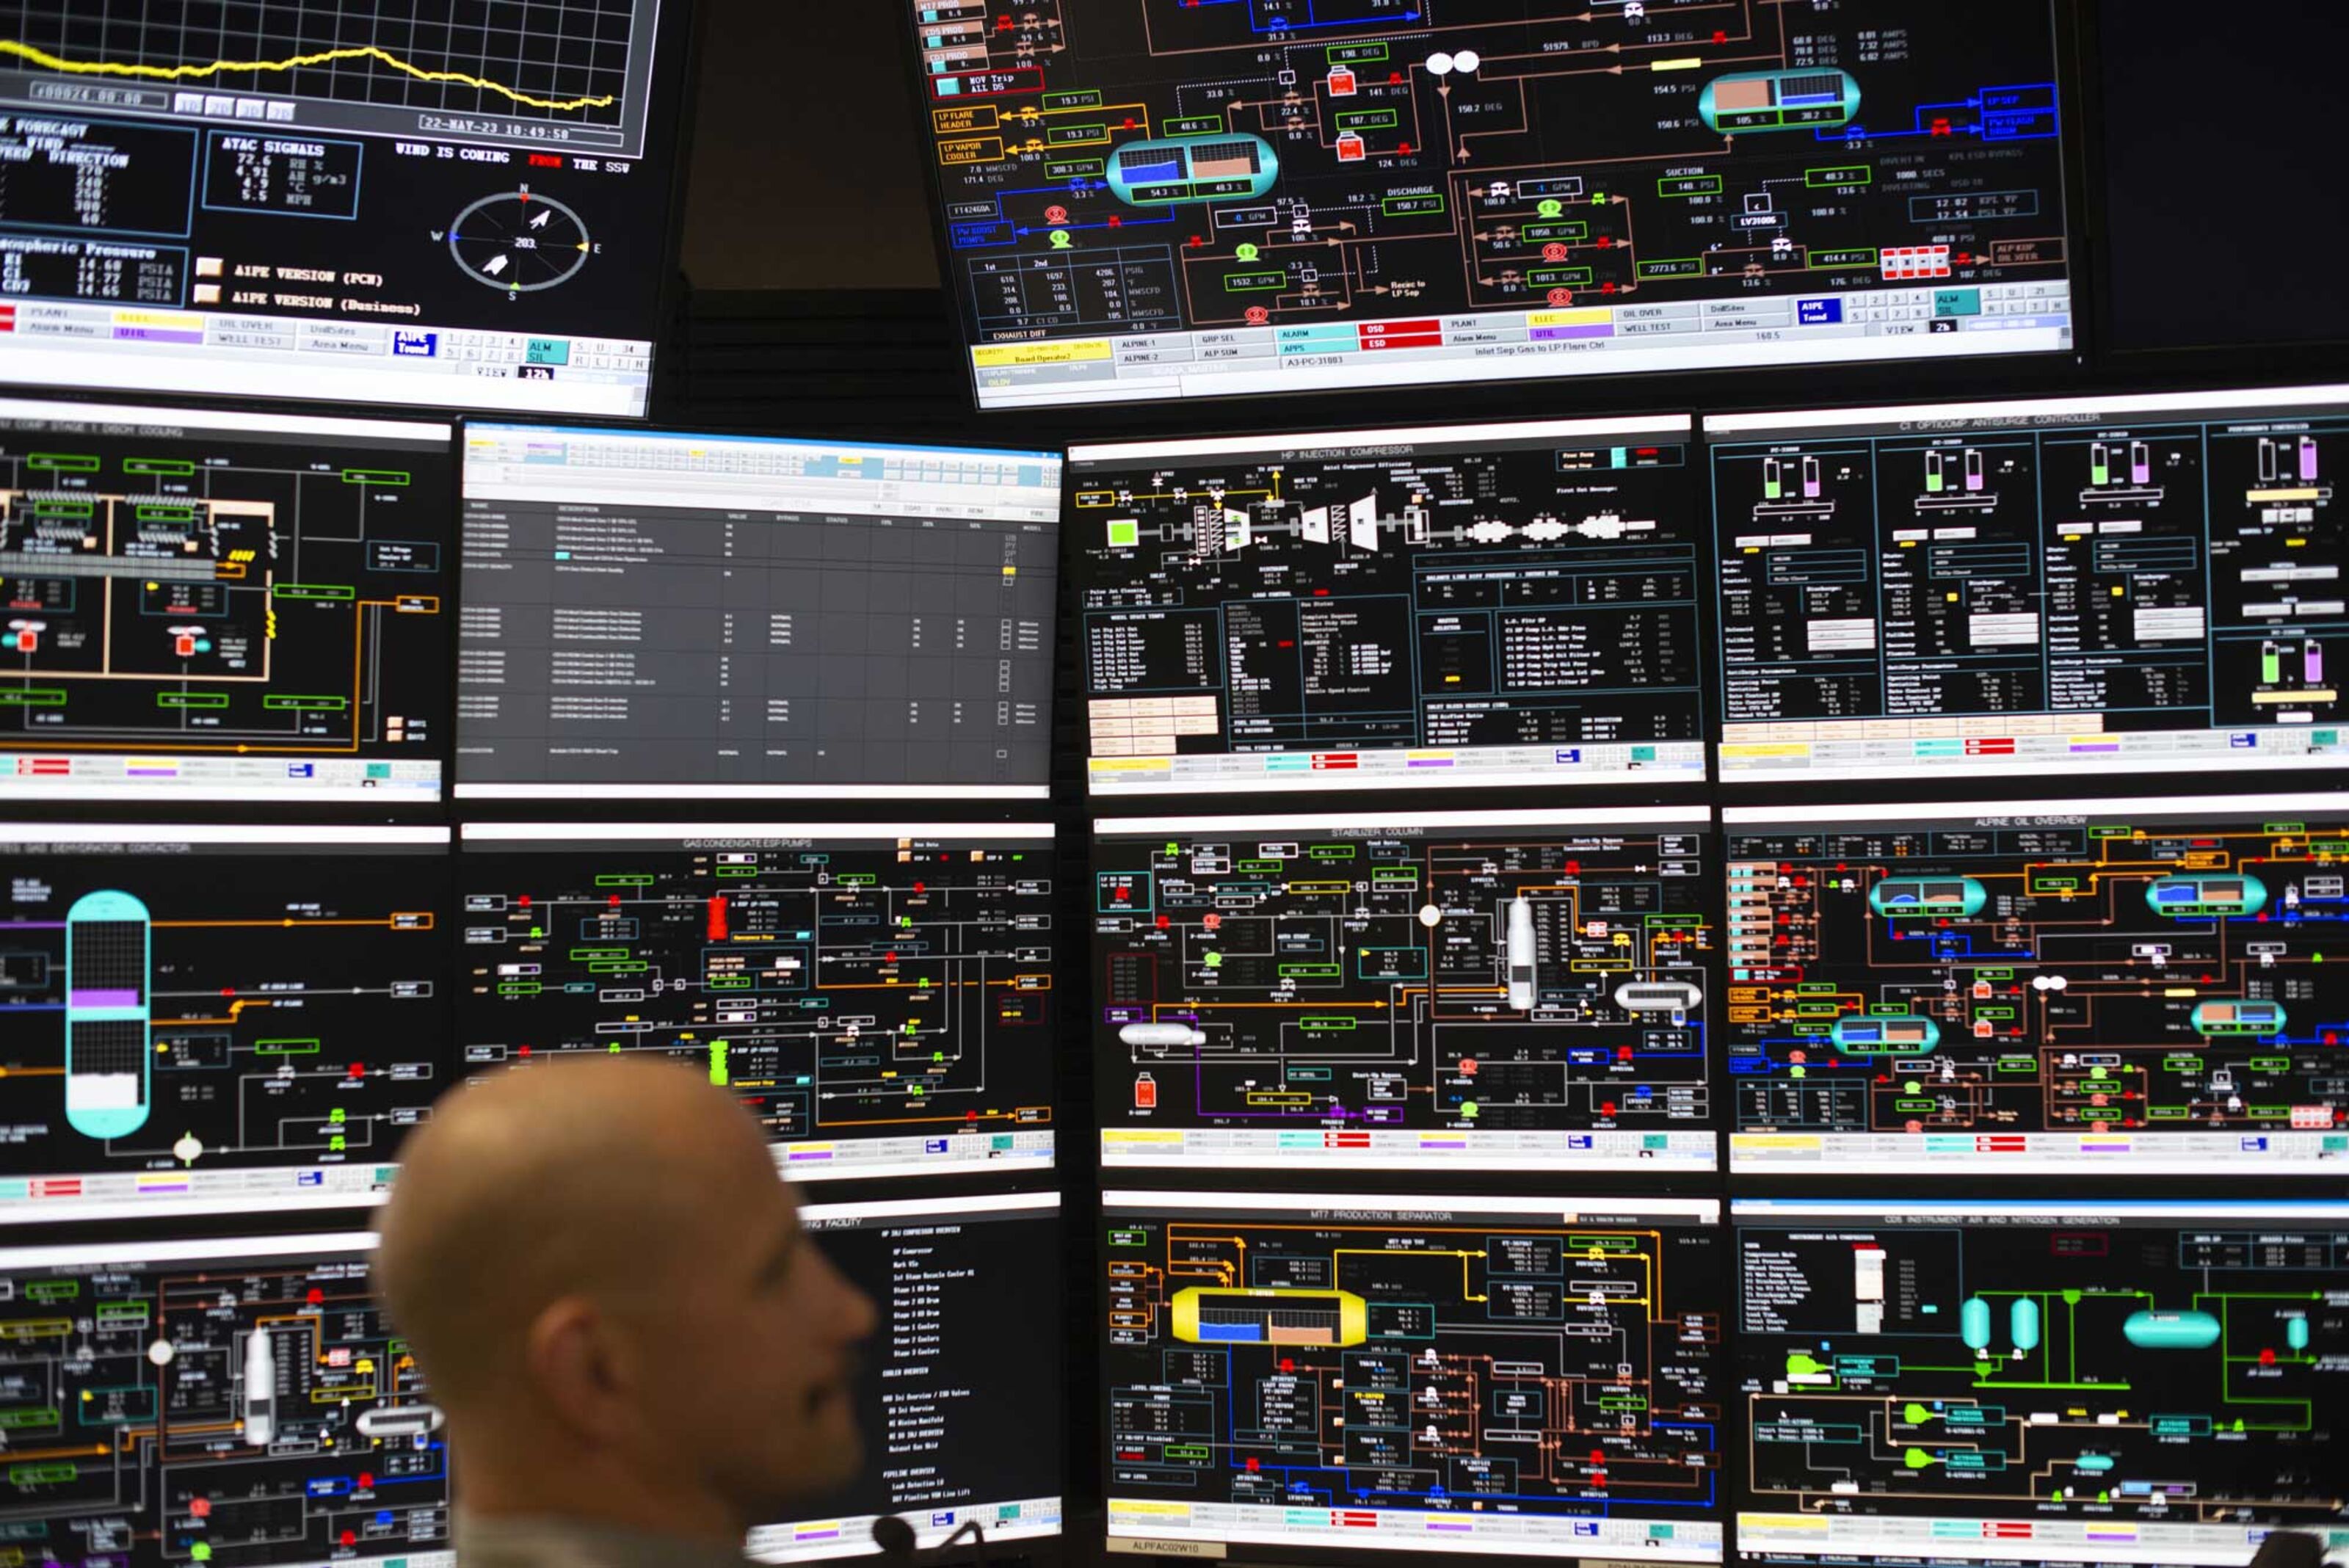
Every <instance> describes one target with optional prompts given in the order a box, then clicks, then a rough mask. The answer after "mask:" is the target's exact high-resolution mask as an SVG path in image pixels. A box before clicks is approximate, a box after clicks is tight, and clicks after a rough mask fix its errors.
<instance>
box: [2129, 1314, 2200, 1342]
mask: <svg viewBox="0 0 2349 1568" xmlns="http://www.w3.org/2000/svg"><path fill="white" fill-rule="evenodd" d="M2121 1337H2122V1338H2123V1339H2126V1340H2127V1341H2128V1342H2129V1343H2130V1344H2131V1345H2136V1346H2137V1348H2138V1349H2139V1350H2208V1349H2209V1348H2210V1346H2212V1345H2216V1344H2218V1343H2219V1320H2218V1319H2217V1318H2215V1317H2212V1316H2211V1315H2210V1314H2209V1313H2207V1312H2133V1313H2131V1314H2128V1316H2127V1317H2126V1318H2124V1319H2122V1320H2121Z"/></svg>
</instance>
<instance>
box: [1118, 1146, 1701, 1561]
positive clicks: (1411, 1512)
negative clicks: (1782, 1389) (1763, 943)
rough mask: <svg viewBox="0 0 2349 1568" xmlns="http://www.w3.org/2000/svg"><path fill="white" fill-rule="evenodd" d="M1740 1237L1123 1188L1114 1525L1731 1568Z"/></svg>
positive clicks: (1645, 1211)
mask: <svg viewBox="0 0 2349 1568" xmlns="http://www.w3.org/2000/svg"><path fill="white" fill-rule="evenodd" d="M1718 1219H1719V1206H1718V1204H1717V1203H1715V1202H1714V1201H1713V1199H1619V1200H1611V1201H1600V1200H1595V1199H1526V1198H1488V1199H1444V1198H1386V1197H1327V1196H1310V1195H1299V1196H1296V1197H1272V1196H1268V1195H1263V1194H1253V1195H1243V1194H1237V1193H1212V1192H1211V1193H1164V1192H1158V1193H1151V1192H1108V1193H1104V1194H1103V1195H1102V1223H1103V1225H1104V1227H1105V1231H1106V1235H1105V1240H1106V1243H1107V1244H1106V1246H1105V1248H1104V1250H1103V1252H1102V1257H1103V1259H1104V1261H1105V1264H1106V1268H1107V1271H1108V1296H1107V1307H1106V1312H1107V1314H1108V1321H1107V1324H1106V1325H1105V1329H1104V1334H1105V1342H1104V1344H1105V1360H1104V1364H1103V1369H1102V1370H1103V1381H1104V1384H1105V1391H1106V1395H1107V1398H1108V1419H1107V1423H1106V1428H1107V1437H1108V1442H1109V1449H1110V1452H1109V1530H1110V1533H1111V1534H1112V1536H1129V1537H1141V1538H1144V1539H1152V1538H1154V1539H1157V1540H1161V1541H1169V1542H1183V1541H1191V1540H1214V1541H1229V1542H1254V1543H1259V1544H1272V1545H1283V1546H1294V1547H1299V1548H1306V1549H1313V1548H1321V1549H1328V1548H1331V1547H1348V1546H1365V1545H1367V1546H1374V1547H1387V1548H1391V1549H1408V1550H1416V1551H1422V1552H1464V1553H1469V1552H1494V1553H1513V1554H1518V1555H1526V1554H1536V1553H1537V1554H1540V1555H1545V1556H1550V1557H1553V1558H1557V1557H1578V1556H1607V1557H1639V1558H1640V1559H1642V1560H1643V1561H1649V1562H1664V1563H1672V1562H1682V1563H1688V1562H1718V1561H1719V1560H1720V1550H1721V1515H1722V1510H1723V1506H1724V1503H1725V1499H1724V1497H1723V1488H1722V1459H1723V1449H1722V1440H1721V1400H1722V1394H1723V1380H1724V1378H1725V1376H1726V1374H1727V1366H1726V1362H1725V1359H1724V1357H1723V1350H1722V1311H1721V1298H1720V1289H1721V1272H1720V1255H1719V1243H1720V1239H1721V1238H1720V1232H1719V1231H1718V1230H1717V1229H1716V1226H1717V1221H1718Z"/></svg>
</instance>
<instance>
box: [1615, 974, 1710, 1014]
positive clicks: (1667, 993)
mask: <svg viewBox="0 0 2349 1568" xmlns="http://www.w3.org/2000/svg"><path fill="white" fill-rule="evenodd" d="M1703 1000H1704V992H1702V991H1700V990H1698V989H1697V988H1696V987H1695V986H1693V985H1691V984H1690V983H1689V982H1688V981H1684V980H1634V981H1626V982H1625V983H1623V984H1621V985H1619V986H1617V987H1616V988H1615V1005H1616V1006H1618V1007H1619V1008H1621V1009H1623V1011H1624V1012H1673V1013H1680V1012H1693V1011H1694V1010H1695V1008H1696V1004H1697V1003H1698V1002H1702V1001H1703Z"/></svg>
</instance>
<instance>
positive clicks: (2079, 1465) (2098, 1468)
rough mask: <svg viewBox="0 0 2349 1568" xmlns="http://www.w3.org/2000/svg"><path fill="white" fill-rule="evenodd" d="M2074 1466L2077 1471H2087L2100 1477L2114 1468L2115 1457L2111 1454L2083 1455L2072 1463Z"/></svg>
mask: <svg viewBox="0 0 2349 1568" xmlns="http://www.w3.org/2000/svg"><path fill="white" fill-rule="evenodd" d="M2072 1465H2073V1468H2074V1469H2083V1470H2086V1471H2087V1472H2089V1473H2090V1474H2091V1475H2100V1474H2102V1473H2103V1472H2104V1471H2106V1470H2108V1469H2112V1468H2113V1457H2112V1455H2110V1454H2082V1455H2081V1456H2080V1457H2079V1458H2078V1459H2074V1460H2073V1461H2072Z"/></svg>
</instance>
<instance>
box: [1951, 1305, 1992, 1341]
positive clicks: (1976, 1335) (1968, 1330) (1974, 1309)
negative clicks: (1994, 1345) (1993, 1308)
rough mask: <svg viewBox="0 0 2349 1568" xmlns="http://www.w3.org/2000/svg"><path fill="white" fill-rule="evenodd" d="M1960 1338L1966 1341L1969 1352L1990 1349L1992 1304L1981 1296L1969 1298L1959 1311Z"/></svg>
mask: <svg viewBox="0 0 2349 1568" xmlns="http://www.w3.org/2000/svg"><path fill="white" fill-rule="evenodd" d="M1958 1337H1959V1338H1960V1339H1961V1340H1963V1341H1965V1345H1966V1348H1967V1349H1968V1350H1988V1349H1989V1348H1990V1303H1988V1302H1986V1301H1984V1300H1982V1297H1980V1296H1968V1297H1967V1298H1966V1303H1965V1305H1963V1306H1961V1307H1960V1308H1959V1309H1958Z"/></svg>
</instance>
